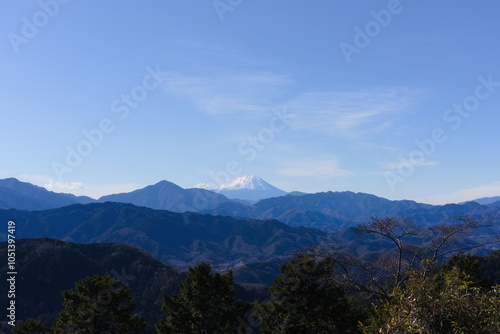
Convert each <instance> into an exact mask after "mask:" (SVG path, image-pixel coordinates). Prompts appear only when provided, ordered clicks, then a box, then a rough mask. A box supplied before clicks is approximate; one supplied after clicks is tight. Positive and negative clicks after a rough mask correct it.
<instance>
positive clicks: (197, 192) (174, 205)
mask: <svg viewBox="0 0 500 334" xmlns="http://www.w3.org/2000/svg"><path fill="white" fill-rule="evenodd" d="M98 201H99V202H119V203H130V204H134V205H136V206H144V207H147V208H151V209H155V210H168V211H172V212H186V211H191V212H199V211H206V210H214V209H216V208H218V207H221V205H222V204H224V210H223V211H221V212H220V213H219V214H225V215H229V216H230V215H232V213H233V211H241V210H244V205H242V204H240V203H236V202H232V201H231V200H229V199H228V198H227V197H225V196H223V195H221V194H216V193H214V192H212V191H209V190H206V189H199V188H191V189H184V188H181V187H179V186H178V185H176V184H174V183H172V182H168V181H160V182H158V183H156V184H154V185H151V186H147V187H145V188H142V189H137V190H134V191H132V192H129V193H122V194H114V195H107V196H103V197H101V198H99V200H98Z"/></svg>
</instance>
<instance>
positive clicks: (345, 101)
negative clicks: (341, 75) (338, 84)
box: [287, 88, 421, 139]
mask: <svg viewBox="0 0 500 334" xmlns="http://www.w3.org/2000/svg"><path fill="white" fill-rule="evenodd" d="M419 94H421V92H420V91H412V90H409V89H408V88H383V89H370V90H359V91H324V92H307V93H302V94H300V95H299V96H298V97H297V98H295V99H293V100H291V101H289V103H287V107H288V110H289V111H290V112H291V113H292V114H294V115H295V116H296V117H295V120H294V122H293V127H294V128H295V129H304V130H310V131H314V132H319V133H322V134H326V135H331V136H337V137H343V138H349V139H352V138H357V137H363V136H366V135H369V134H378V133H382V132H384V131H386V130H387V129H389V128H391V127H392V126H393V125H394V123H395V121H396V120H397V119H398V118H402V117H404V115H407V114H408V109H409V108H410V106H412V105H413V103H414V100H415V98H416V97H417V96H418V95H419Z"/></svg>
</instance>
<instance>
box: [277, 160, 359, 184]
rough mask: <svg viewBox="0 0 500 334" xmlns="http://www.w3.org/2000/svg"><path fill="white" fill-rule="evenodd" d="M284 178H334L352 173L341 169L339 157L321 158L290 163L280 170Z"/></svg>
mask: <svg viewBox="0 0 500 334" xmlns="http://www.w3.org/2000/svg"><path fill="white" fill-rule="evenodd" d="M278 173H279V174H280V175H283V176H299V177H314V178H320V179H325V178H333V177H345V176H351V175H353V173H352V172H351V171H348V170H345V169H342V168H340V159H339V158H337V157H320V158H314V159H303V160H298V161H289V162H287V163H286V166H285V167H281V168H279V169H278Z"/></svg>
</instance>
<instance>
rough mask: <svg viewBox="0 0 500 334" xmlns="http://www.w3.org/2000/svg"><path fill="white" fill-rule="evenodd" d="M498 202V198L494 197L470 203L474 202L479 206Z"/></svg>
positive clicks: (499, 198)
mask: <svg viewBox="0 0 500 334" xmlns="http://www.w3.org/2000/svg"><path fill="white" fill-rule="evenodd" d="M499 201H500V196H494V197H483V198H477V199H474V200H472V201H471V202H476V203H478V204H481V205H489V204H493V203H495V202H499Z"/></svg>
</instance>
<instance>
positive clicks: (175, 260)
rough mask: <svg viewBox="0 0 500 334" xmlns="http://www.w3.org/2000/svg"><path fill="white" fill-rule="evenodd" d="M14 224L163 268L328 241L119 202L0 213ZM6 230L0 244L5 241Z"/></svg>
mask: <svg viewBox="0 0 500 334" xmlns="http://www.w3.org/2000/svg"><path fill="white" fill-rule="evenodd" d="M9 220H13V221H14V222H15V223H16V238H18V239H19V238H41V237H48V238H52V239H59V240H63V241H68V242H75V243H80V244H90V243H110V242H111V243H114V242H119V243H124V244H127V245H130V246H134V247H138V248H142V249H144V250H146V251H147V252H149V253H150V254H152V255H153V256H155V257H156V258H157V259H160V260H161V261H163V262H164V263H167V264H169V265H172V266H175V267H177V268H186V267H187V266H192V265H195V264H197V263H199V262H202V261H205V262H209V263H212V264H213V265H214V266H215V267H221V266H222V267H223V266H225V265H229V266H232V265H235V264H237V263H239V262H245V263H247V262H259V261H262V260H266V259H270V258H274V257H280V256H285V255H288V254H290V253H293V252H294V251H296V250H299V249H301V248H304V247H310V246H313V245H316V244H318V243H321V242H324V241H325V240H327V237H328V235H327V233H325V232H322V231H320V230H317V229H311V228H305V227H291V226H288V225H286V224H283V223H280V222H278V221H276V220H266V221H263V220H251V219H247V220H238V219H235V218H232V217H222V216H211V215H202V214H197V213H183V214H180V213H174V212H170V211H161V210H153V209H149V208H144V207H137V206H134V205H132V204H124V203H111V202H107V203H93V204H86V205H81V204H77V205H71V206H66V207H63V208H58V209H52V210H47V211H34V212H29V211H18V210H0V221H5V222H7V221H9ZM6 238H7V235H6V230H5V231H0V240H6Z"/></svg>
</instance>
